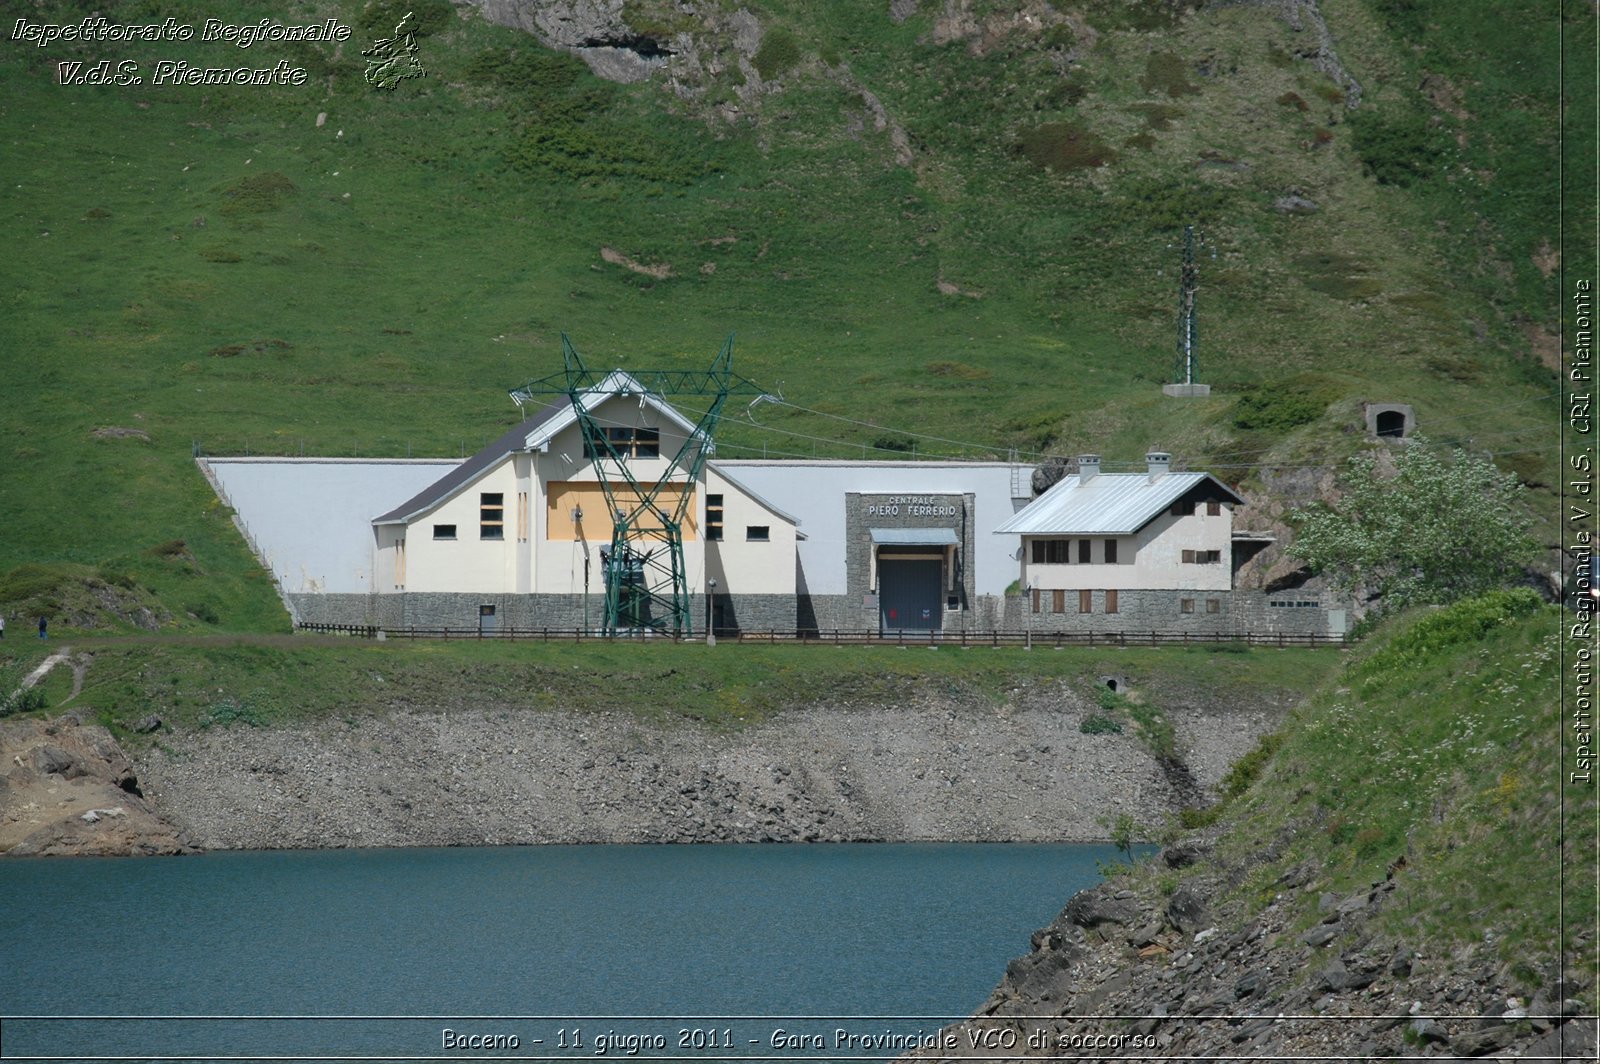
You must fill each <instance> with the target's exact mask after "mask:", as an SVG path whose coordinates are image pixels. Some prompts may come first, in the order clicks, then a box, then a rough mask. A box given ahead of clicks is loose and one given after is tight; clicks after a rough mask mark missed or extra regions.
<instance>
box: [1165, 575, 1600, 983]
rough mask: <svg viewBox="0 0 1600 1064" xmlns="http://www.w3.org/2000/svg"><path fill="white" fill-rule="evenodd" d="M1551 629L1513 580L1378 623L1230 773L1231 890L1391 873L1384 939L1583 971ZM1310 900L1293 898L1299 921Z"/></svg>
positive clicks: (1361, 882) (1574, 800)
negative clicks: (1571, 962) (1500, 589)
mask: <svg viewBox="0 0 1600 1064" xmlns="http://www.w3.org/2000/svg"><path fill="white" fill-rule="evenodd" d="M1560 623H1561V622H1560V616H1559V615H1558V614H1557V612H1556V611H1555V610H1554V609H1552V608H1545V607H1541V606H1540V605H1539V604H1538V601H1537V599H1536V598H1535V597H1534V596H1533V595H1532V594H1531V593H1528V592H1525V591H1522V592H1515V593H1496V594H1493V595H1489V596H1486V597H1484V598H1481V599H1475V600H1469V601H1466V602H1462V603H1458V604H1456V605H1454V606H1451V607H1448V608H1446V609H1442V610H1441V609H1432V610H1426V611H1419V612H1417V613H1413V614H1412V615H1410V616H1409V617H1407V618H1405V619H1404V620H1402V621H1399V622H1396V623H1391V624H1389V625H1386V626H1385V627H1384V628H1382V629H1380V631H1379V632H1378V633H1377V634H1376V636H1375V638H1373V639H1372V640H1371V641H1370V642H1369V644H1368V645H1366V646H1364V647H1363V648H1362V649H1361V650H1360V651H1359V652H1358V653H1357V655H1356V656H1355V657H1354V659H1353V660H1351V661H1350V662H1349V663H1348V664H1347V665H1346V667H1345V668H1344V670H1343V671H1342V673H1341V674H1340V675H1338V676H1337V677H1335V678H1334V682H1332V683H1330V684H1328V685H1327V686H1325V687H1324V688H1323V689H1322V690H1321V691H1320V692H1319V693H1318V694H1317V695H1316V696H1315V697H1313V698H1312V699H1310V700H1309V701H1308V702H1307V703H1306V704H1305V705H1303V706H1302V707H1300V708H1299V709H1298V710H1296V712H1295V714H1294V715H1293V716H1292V717H1291V718H1290V720H1289V721H1288V722H1287V724H1286V725H1285V727H1284V728H1283V729H1282V731H1281V732H1280V733H1279V734H1278V735H1277V736H1275V737H1274V738H1273V739H1272V740H1271V741H1270V742H1269V743H1268V744H1267V746H1266V748H1265V749H1264V750H1263V751H1262V753H1261V754H1258V755H1256V756H1254V757H1253V758H1248V759H1246V760H1245V761H1244V762H1241V765H1240V767H1238V768H1236V769H1235V774H1234V778H1233V782H1234V786H1233V787H1232V790H1233V793H1234V795H1235V797H1234V798H1233V800H1232V803H1231V804H1230V805H1229V806H1227V807H1225V808H1224V809H1222V810H1220V813H1221V815H1222V817H1223V819H1224V821H1225V822H1226V823H1227V824H1229V825H1230V830H1229V832H1228V834H1227V835H1226V836H1225V838H1224V840H1223V843H1222V845H1221V850H1220V851H1219V852H1220V853H1222V854H1223V856H1224V858H1225V860H1227V861H1228V862H1236V863H1237V864H1238V865H1239V866H1240V867H1241V868H1247V869H1249V873H1248V876H1242V875H1241V877H1240V878H1241V879H1243V882H1242V884H1240V885H1239V886H1238V888H1237V890H1236V892H1235V896H1236V897H1237V898H1239V899H1242V900H1243V901H1245V902H1246V904H1247V906H1254V907H1256V908H1261V907H1264V906H1265V905H1267V904H1269V903H1271V902H1272V901H1273V900H1274V899H1275V898H1280V899H1281V898H1282V897H1283V896H1284V889H1285V888H1284V887H1283V884H1284V883H1285V882H1288V881H1290V879H1291V878H1294V879H1295V881H1297V882H1306V881H1308V880H1311V881H1315V882H1317V883H1319V884H1321V886H1320V887H1319V890H1326V891H1331V892H1333V893H1335V894H1337V895H1340V896H1341V897H1342V896H1344V895H1346V894H1349V893H1350V892H1352V891H1356V890H1360V889H1363V888H1366V887H1368V886H1370V885H1371V884H1372V883H1376V882H1381V881H1383V880H1384V879H1385V878H1386V877H1387V876H1389V875H1391V874H1392V875H1393V876H1394V878H1395V880H1396V883H1397V884H1398V886H1397V889H1396V893H1395V897H1394V899H1393V901H1392V903H1391V904H1389V905H1388V906H1387V907H1386V909H1385V913H1384V925H1383V928H1382V930H1383V932H1384V933H1385V934H1386V935H1387V936H1388V937H1389V938H1390V939H1392V940H1393V941H1394V942H1396V943H1400V944H1405V945H1408V946H1412V947H1422V948H1425V949H1426V950H1427V951H1428V952H1429V955H1432V956H1437V955H1446V956H1448V955H1451V954H1452V953H1453V952H1454V951H1456V950H1458V949H1461V948H1463V947H1471V948H1477V949H1482V950H1484V951H1485V952H1486V953H1487V954H1488V955H1489V957H1490V958H1491V959H1492V960H1493V961H1494V962H1495V963H1497V964H1503V965H1505V966H1507V968H1508V969H1509V970H1510V971H1511V972H1512V973H1513V975H1514V976H1515V978H1516V979H1517V980H1518V981H1519V982H1523V983H1525V984H1526V986H1527V988H1528V989H1532V988H1533V987H1535V986H1537V985H1539V984H1540V981H1541V980H1542V979H1545V978H1548V970H1547V965H1548V964H1549V963H1550V962H1552V961H1554V959H1555V958H1556V956H1557V955H1558V954H1561V953H1567V954H1568V955H1569V956H1570V955H1572V954H1573V953H1574V952H1575V953H1577V954H1578V955H1580V956H1581V955H1584V954H1587V955H1588V957H1589V960H1588V961H1587V962H1586V965H1587V969H1586V970H1588V971H1589V972H1590V975H1591V976H1592V974H1593V973H1592V964H1593V952H1592V950H1593V946H1592V942H1591V943H1590V944H1589V945H1588V946H1587V947H1585V945H1584V941H1583V940H1582V936H1583V935H1584V934H1585V932H1586V931H1587V933H1588V934H1590V935H1592V928H1593V917H1594V912H1595V900H1596V899H1595V892H1594V891H1595V884H1594V880H1593V877H1592V876H1584V875H1579V874H1574V875H1571V876H1565V875H1564V874H1563V869H1572V870H1574V871H1576V870H1577V869H1579V868H1582V867H1584V866H1585V865H1586V864H1588V863H1590V862H1592V860H1593V855H1594V850H1595V796H1594V792H1593V789H1592V787H1589V786H1588V785H1575V786H1565V785H1564V781H1565V779H1566V775H1567V771H1568V769H1567V768H1564V767H1563V764H1562V762H1561V752H1560V750H1559V749H1558V747H1557V739H1556V737H1557V736H1558V735H1559V734H1560V733H1561V731H1562V724H1563V720H1562V706H1561V700H1560V698H1559V697H1558V686H1557V685H1558V684H1559V683H1560V677H1559V671H1560V662H1559V660H1558V655H1559V640H1560V638H1561V636H1562V632H1561V630H1560ZM1256 772H1259V773H1260V775H1259V779H1252V776H1253V774H1254V773H1256ZM1225 789H1227V788H1226V785H1225ZM1293 869H1298V870H1299V873H1298V875H1297V876H1296V877H1290V876H1289V873H1290V871H1291V870H1293ZM1308 869H1309V871H1307V870H1308ZM1175 885H1176V884H1175V883H1172V884H1169V886H1175ZM1316 903H1317V895H1316V892H1313V891H1303V892H1301V893H1300V895H1299V896H1298V897H1296V898H1295V900H1294V902H1293V904H1294V905H1295V906H1296V909H1295V913H1296V919H1298V921H1299V925H1300V926H1302V927H1311V926H1314V925H1315V924H1317V923H1318V922H1319V921H1320V920H1321V919H1322V915H1323V914H1322V913H1321V912H1319V911H1318V910H1317V904H1316ZM1575 936H1577V940H1575Z"/></svg>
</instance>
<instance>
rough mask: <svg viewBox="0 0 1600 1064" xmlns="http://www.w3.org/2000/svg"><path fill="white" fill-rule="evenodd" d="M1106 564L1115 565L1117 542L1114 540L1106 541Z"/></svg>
mask: <svg viewBox="0 0 1600 1064" xmlns="http://www.w3.org/2000/svg"><path fill="white" fill-rule="evenodd" d="M1106 564H1107V565H1115V564H1117V541H1116V540H1114V539H1108V540H1106Z"/></svg>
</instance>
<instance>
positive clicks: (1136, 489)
mask: <svg viewBox="0 0 1600 1064" xmlns="http://www.w3.org/2000/svg"><path fill="white" fill-rule="evenodd" d="M1202 485H1206V486H1209V487H1210V488H1211V489H1212V491H1214V492H1215V493H1216V494H1219V495H1221V496H1222V497H1223V498H1224V499H1228V500H1230V501H1232V502H1233V503H1234V504H1235V505H1243V503H1244V499H1242V498H1240V497H1239V495H1238V493H1237V492H1235V491H1234V490H1233V489H1232V488H1230V487H1228V486H1227V485H1226V484H1224V483H1222V481H1220V480H1218V479H1217V478H1216V477H1214V476H1212V475H1211V474H1210V473H1163V474H1161V475H1160V476H1157V477H1155V478H1153V479H1152V478H1151V476H1150V474H1149V473H1100V474H1098V475H1096V476H1093V477H1090V478H1089V481H1088V483H1086V484H1085V483H1083V482H1081V481H1080V480H1079V478H1078V477H1076V476H1070V477H1068V478H1066V479H1065V480H1063V481H1062V482H1061V483H1059V484H1057V485H1056V486H1055V487H1053V488H1051V489H1050V490H1049V491H1047V492H1045V493H1044V494H1043V495H1041V496H1039V497H1038V498H1037V499H1035V500H1033V502H1031V503H1029V504H1028V505H1027V506H1025V507H1023V509H1022V510H1021V512H1019V513H1018V514H1017V515H1016V516H1014V517H1012V518H1011V519H1010V520H1009V521H1006V522H1005V523H1004V524H1002V525H1001V526H1000V527H999V528H997V529H995V533H996V534H1009V535H1024V536H1031V535H1084V536H1127V535H1132V534H1133V533H1135V532H1137V531H1139V529H1141V528H1143V527H1144V526H1145V525H1147V524H1149V523H1150V521H1151V519H1153V518H1154V517H1156V516H1157V515H1158V514H1160V513H1161V512H1162V511H1163V510H1165V509H1167V507H1169V506H1171V505H1172V504H1173V503H1175V502H1177V501H1178V500H1179V499H1182V498H1183V497H1184V496H1186V495H1188V494H1189V493H1190V492H1191V491H1194V490H1195V489H1197V488H1199V487H1201V486H1202Z"/></svg>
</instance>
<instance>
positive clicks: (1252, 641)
mask: <svg viewBox="0 0 1600 1064" xmlns="http://www.w3.org/2000/svg"><path fill="white" fill-rule="evenodd" d="M295 627H296V630H297V631H301V632H311V633H321V634H325V635H345V636H353V637H356V638H359V639H378V638H383V639H442V640H453V639H454V640H460V639H500V640H504V639H510V640H518V639H521V640H532V641H535V642H542V643H583V642H599V641H603V642H612V643H627V642H670V643H703V642H705V636H704V635H697V636H687V637H679V636H674V635H671V634H669V633H665V632H658V631H654V630H641V631H631V632H620V633H617V634H615V635H604V634H602V633H600V632H597V631H593V630H585V629H582V628H487V629H484V628H415V627H408V628H380V627H378V626H375V625H360V624H299V625H296V626H295ZM717 641H718V642H728V643H777V644H798V645H803V646H902V647H911V646H935V647H939V646H955V647H1069V646H1078V647H1083V646H1087V647H1187V646H1210V645H1218V644H1233V645H1236V646H1256V647H1336V646H1344V645H1346V644H1347V642H1348V638H1347V637H1345V636H1337V635H1301V634H1297V633H1293V632H1221V633H1200V632H1031V633H1030V632H915V631H909V632H908V631H900V632H862V631H844V630H833V631H817V630H807V631H799V630H784V629H763V630H760V631H756V630H752V629H748V628H742V629H738V630H736V631H734V630H730V631H726V632H718V633H717Z"/></svg>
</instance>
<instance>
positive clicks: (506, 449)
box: [372, 399, 576, 525]
mask: <svg viewBox="0 0 1600 1064" xmlns="http://www.w3.org/2000/svg"><path fill="white" fill-rule="evenodd" d="M571 410H572V400H571V399H560V400H557V401H556V402H554V403H551V404H550V405H549V406H547V407H545V408H544V409H542V410H540V411H539V412H538V413H537V414H535V415H533V416H532V417H530V418H528V419H527V420H526V421H522V422H519V423H518V424H516V425H514V426H512V427H511V428H510V429H509V430H507V431H506V434H505V435H503V436H501V437H500V438H499V439H498V440H495V441H494V442H493V443H491V444H490V445H489V446H487V447H485V448H484V449H483V450H481V451H479V452H478V453H477V454H475V455H473V456H472V457H471V458H468V459H467V460H466V461H465V462H462V463H461V464H460V465H458V466H456V467H455V468H454V469H452V470H451V471H450V472H448V473H446V474H445V475H444V476H442V477H440V478H439V479H438V480H436V481H434V482H433V483H432V484H429V485H428V486H427V487H426V488H423V489H422V490H421V491H419V492H418V493H417V494H415V495H413V496H412V497H411V498H409V499H407V500H406V501H405V502H403V503H401V504H400V505H399V506H396V507H395V508H394V509H393V510H390V511H389V512H388V513H386V514H383V515H382V516H380V517H375V518H373V519H372V523H373V524H375V525H403V524H405V523H406V522H407V521H409V520H411V519H412V518H413V517H416V516H417V515H418V514H422V513H426V512H427V511H429V510H431V509H433V508H434V507H435V506H438V505H439V504H440V503H442V502H444V501H445V500H446V499H448V498H450V497H452V496H453V495H455V494H456V493H457V492H459V491H461V490H462V489H463V488H465V487H466V486H467V485H468V484H471V483H472V482H473V481H475V480H477V479H478V477H479V476H481V475H482V474H483V473H484V472H486V471H487V470H488V469H490V468H491V467H493V466H495V465H497V464H498V463H499V462H500V460H501V459H502V458H504V457H505V456H506V455H508V454H510V453H511V452H512V451H522V450H526V449H527V440H528V437H529V435H531V434H532V433H533V432H534V430H535V429H537V428H539V426H541V425H543V424H545V423H546V422H548V421H551V420H552V419H554V418H556V417H557V416H558V415H560V414H561V413H563V412H564V411H565V412H571ZM573 416H574V417H576V415H573Z"/></svg>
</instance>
